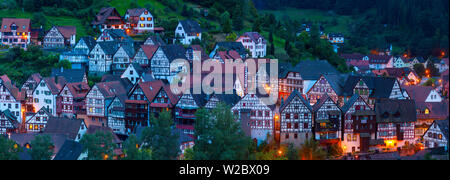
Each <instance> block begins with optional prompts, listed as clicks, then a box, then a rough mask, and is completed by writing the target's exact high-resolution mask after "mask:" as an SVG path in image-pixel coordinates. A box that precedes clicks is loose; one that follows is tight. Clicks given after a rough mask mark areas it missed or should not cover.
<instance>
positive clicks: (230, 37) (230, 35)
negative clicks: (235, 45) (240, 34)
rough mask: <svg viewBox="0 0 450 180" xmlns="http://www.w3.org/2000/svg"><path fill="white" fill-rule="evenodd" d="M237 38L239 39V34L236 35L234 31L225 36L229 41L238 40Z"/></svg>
mask: <svg viewBox="0 0 450 180" xmlns="http://www.w3.org/2000/svg"><path fill="white" fill-rule="evenodd" d="M236 39H237V35H236V33H234V32H232V33H230V34H229V35H228V36H227V37H226V38H225V40H226V41H228V42H234V41H236Z"/></svg>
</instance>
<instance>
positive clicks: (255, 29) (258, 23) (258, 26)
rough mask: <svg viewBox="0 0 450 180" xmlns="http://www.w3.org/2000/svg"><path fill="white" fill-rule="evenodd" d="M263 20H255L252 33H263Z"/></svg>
mask: <svg viewBox="0 0 450 180" xmlns="http://www.w3.org/2000/svg"><path fill="white" fill-rule="evenodd" d="M261 21H262V20H261V19H260V18H257V19H256V20H255V22H254V23H253V26H252V31H253V32H261V24H262V23H261Z"/></svg>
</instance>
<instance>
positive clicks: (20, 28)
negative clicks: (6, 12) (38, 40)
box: [1, 18, 31, 32]
mask: <svg viewBox="0 0 450 180" xmlns="http://www.w3.org/2000/svg"><path fill="white" fill-rule="evenodd" d="M13 24H15V25H17V30H16V32H30V31H31V27H30V26H31V21H30V19H19V18H3V19H2V27H1V32H11V25H13ZM24 27H25V28H24Z"/></svg>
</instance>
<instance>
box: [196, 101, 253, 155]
mask: <svg viewBox="0 0 450 180" xmlns="http://www.w3.org/2000/svg"><path fill="white" fill-rule="evenodd" d="M195 115H196V117H197V119H196V123H195V137H197V139H196V140H195V146H194V159H196V160H240V159H247V158H248V156H249V149H248V148H249V146H250V145H251V144H252V143H251V142H252V141H251V139H250V138H249V137H247V136H246V135H245V134H244V132H243V131H242V130H241V128H240V124H239V123H238V122H237V121H236V120H235V117H234V116H233V114H232V112H231V110H230V108H229V107H228V106H227V105H225V104H223V103H219V104H218V105H217V107H216V108H214V109H213V110H206V109H204V108H201V109H199V110H197V112H196V114H195Z"/></svg>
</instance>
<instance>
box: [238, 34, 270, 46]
mask: <svg viewBox="0 0 450 180" xmlns="http://www.w3.org/2000/svg"><path fill="white" fill-rule="evenodd" d="M242 36H246V37H249V38H250V39H251V40H252V41H253V42H255V43H258V40H259V38H261V39H262V43H263V44H266V43H267V41H266V40H265V39H264V37H263V36H261V34H259V33H258V32H246V33H244V34H243V35H242Z"/></svg>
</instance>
